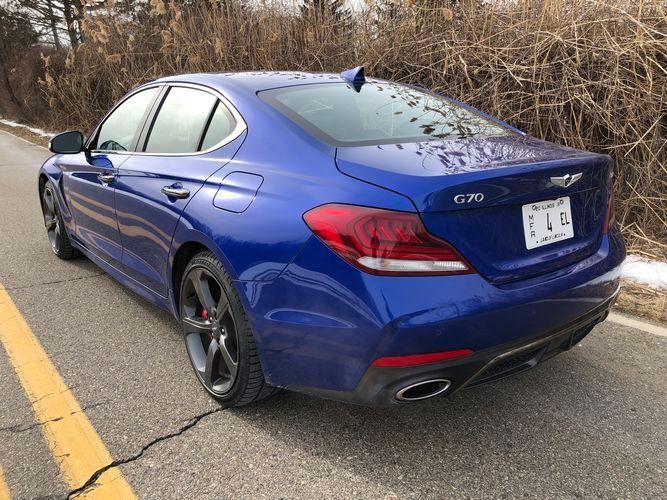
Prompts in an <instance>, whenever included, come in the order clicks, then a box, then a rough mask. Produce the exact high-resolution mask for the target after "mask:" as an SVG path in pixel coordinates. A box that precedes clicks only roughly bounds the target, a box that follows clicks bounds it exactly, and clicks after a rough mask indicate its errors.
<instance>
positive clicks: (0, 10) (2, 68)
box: [0, 4, 39, 113]
mask: <svg viewBox="0 0 667 500" xmlns="http://www.w3.org/2000/svg"><path fill="white" fill-rule="evenodd" d="M38 38H39V35H38V33H37V32H36V31H35V30H34V28H33V27H32V25H31V24H30V21H29V20H27V19H26V18H25V17H23V16H21V15H19V13H18V12H16V11H15V10H13V9H11V7H7V6H4V5H2V4H0V84H1V85H2V88H3V89H4V91H5V93H6V94H7V97H8V98H9V101H10V102H11V103H12V104H13V105H14V106H15V107H16V108H17V110H18V111H19V113H20V112H21V108H22V106H21V103H20V102H19V100H18V99H17V98H16V94H15V93H14V89H13V88H12V85H11V82H10V81H9V71H10V68H11V66H12V65H13V64H15V63H16V62H17V61H18V60H19V59H20V58H21V56H22V55H23V53H24V52H25V50H26V49H27V48H29V47H31V46H32V45H33V44H35V43H36V42H37V40H38Z"/></svg>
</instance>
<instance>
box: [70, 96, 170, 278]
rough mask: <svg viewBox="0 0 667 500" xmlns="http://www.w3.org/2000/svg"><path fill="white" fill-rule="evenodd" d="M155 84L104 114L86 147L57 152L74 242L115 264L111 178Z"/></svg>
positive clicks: (117, 247)
mask: <svg viewBox="0 0 667 500" xmlns="http://www.w3.org/2000/svg"><path fill="white" fill-rule="evenodd" d="M158 92H159V88H158V87H152V88H148V89H145V90H140V91H138V92H135V93H133V94H131V95H130V96H129V97H127V98H126V99H125V100H123V101H122V102H121V103H120V104H119V105H118V106H116V107H115V108H114V109H113V111H112V112H111V113H109V114H108V115H107V117H106V118H105V119H104V121H103V122H102V123H101V124H100V126H99V127H98V128H97V129H96V131H95V132H94V134H93V136H92V138H91V139H90V141H89V143H88V145H87V148H86V151H85V152H82V153H79V154H77V155H62V156H61V157H60V158H59V159H58V166H59V167H60V168H61V169H62V171H63V189H64V192H65V199H66V200H67V201H68V203H69V208H70V211H71V213H72V218H73V221H74V233H73V235H72V236H73V237H74V238H75V239H76V241H77V242H78V243H79V244H80V245H82V246H84V247H85V248H86V249H88V250H89V251H90V252H92V253H93V254H95V255H96V256H97V257H99V258H100V259H102V260H104V261H105V262H109V263H111V264H112V265H114V266H115V267H120V261H121V258H122V245H121V240H120V233H119V232H118V224H117V221H116V214H115V202H114V200H115V198H114V181H115V177H116V173H117V172H118V168H119V167H120V166H121V165H122V164H123V163H124V162H125V161H127V159H128V158H129V157H130V153H131V151H132V149H133V148H134V145H135V144H136V141H137V139H138V136H139V134H140V132H141V126H142V124H143V121H144V120H145V118H146V116H147V114H148V111H149V110H150V108H151V106H152V104H153V102H154V100H155V98H156V97H157V95H158Z"/></svg>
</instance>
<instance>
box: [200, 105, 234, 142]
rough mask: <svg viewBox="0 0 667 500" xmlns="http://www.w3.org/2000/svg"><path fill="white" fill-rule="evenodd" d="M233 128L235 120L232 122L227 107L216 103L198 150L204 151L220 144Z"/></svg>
mask: <svg viewBox="0 0 667 500" xmlns="http://www.w3.org/2000/svg"><path fill="white" fill-rule="evenodd" d="M235 127H236V120H234V117H233V116H232V114H231V113H230V112H229V110H228V109H227V107H226V106H225V105H224V104H223V103H222V102H220V101H218V103H217V105H216V107H215V111H214V112H213V116H212V117H211V121H210V123H209V124H208V128H207V129H206V132H205V135H204V139H203V140H202V143H201V146H200V147H199V150H200V151H206V150H207V149H211V148H212V147H213V146H215V145H216V144H218V143H220V142H222V140H223V139H224V138H225V137H227V136H228V135H229V134H231V133H232V131H233V130H234V128H235Z"/></svg>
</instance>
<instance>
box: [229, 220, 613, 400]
mask: <svg viewBox="0 0 667 500" xmlns="http://www.w3.org/2000/svg"><path fill="white" fill-rule="evenodd" d="M624 258H625V249H624V245H623V240H622V238H621V236H620V234H618V232H616V231H614V232H612V233H610V234H609V235H605V236H604V237H603V239H602V244H601V246H600V248H599V250H598V251H597V252H596V253H595V254H593V255H591V256H589V257H588V258H586V259H584V260H581V261H579V262H577V263H575V264H573V265H570V266H568V267H566V268H563V269H559V270H558V271H556V272H553V273H550V274H548V275H544V276H541V277H539V278H533V279H530V280H523V281H520V282H513V283H509V284H505V285H493V284H491V283H489V282H488V281H486V280H485V279H484V278H482V277H481V276H480V275H478V274H470V275H459V276H433V277H392V276H374V275H369V274H366V273H363V272H361V271H359V270H357V269H355V268H353V267H352V266H350V265H349V264H347V263H346V262H344V261H343V260H342V259H340V258H339V257H338V256H336V255H335V254H333V252H332V251H331V250H330V249H329V248H328V247H326V246H324V244H323V243H322V242H321V241H319V240H318V239H317V238H312V239H311V240H310V241H309V242H308V243H307V244H306V245H305V247H304V248H303V249H302V251H301V253H300V254H299V255H298V256H297V257H296V258H295V260H294V261H293V262H292V263H290V264H289V265H288V266H287V267H286V269H285V270H284V271H283V273H282V274H281V275H280V276H279V277H278V278H276V279H275V280H274V281H272V282H270V283H267V282H261V283H260V282H239V283H238V287H239V290H240V291H241V292H242V293H241V294H240V295H241V297H242V300H243V301H244V303H245V304H244V305H245V306H246V310H247V311H248V312H249V317H250V320H251V322H252V327H253V332H254V335H255V339H256V342H257V347H258V352H259V355H260V361H261V363H262V368H263V370H264V373H265V376H266V379H267V381H268V382H269V383H270V384H272V385H275V386H278V387H285V388H288V389H293V390H298V391H301V392H307V393H311V394H317V395H320V396H324V397H329V398H334V399H341V400H345V401H353V402H357V403H363V404H373V405H376V404H381V405H382V404H392V403H395V400H394V394H395V392H396V388H397V387H399V385H400V386H404V385H409V384H410V383H411V382H413V381H415V380H418V379H422V380H423V379H424V378H425V377H426V376H435V378H446V379H447V380H451V382H452V384H451V387H449V388H448V390H447V391H446V392H445V393H446V394H451V393H453V392H455V391H456V390H458V389H460V388H461V387H463V386H466V385H473V384H477V383H481V382H482V380H486V379H487V378H488V377H487V376H486V375H484V376H482V375H481V373H482V371H483V370H486V369H490V368H491V367H490V366H487V365H489V363H491V362H493V365H494V366H496V365H499V364H500V359H506V358H509V357H510V355H506V354H505V353H507V352H509V351H512V350H513V349H515V348H517V347H522V353H521V354H527V353H526V352H523V346H530V345H531V344H532V343H533V342H534V341H535V340H541V339H542V340H543V339H546V338H549V337H550V336H552V335H556V337H559V338H560V337H562V342H556V341H554V342H555V344H554V345H553V346H546V348H545V349H544V350H543V351H542V350H540V351H536V353H535V354H534V356H532V357H530V359H528V361H527V363H528V364H529V365H534V364H536V363H537V362H538V361H540V360H542V359H545V358H546V357H549V356H551V355H552V354H553V353H555V352H560V350H562V349H556V347H558V346H562V345H564V344H563V343H564V342H565V341H566V340H567V336H568V335H570V337H572V333H573V332H575V331H576V332H580V331H583V330H586V329H588V330H590V328H592V327H593V326H594V325H595V324H596V323H597V322H599V321H601V320H602V319H604V317H605V316H606V313H607V311H608V309H609V308H610V307H611V304H612V303H613V300H614V298H615V296H616V294H617V293H618V287H619V276H620V269H621V264H622V262H623V260H624ZM576 335H580V334H579V333H577V334H575V337H573V338H574V339H575V340H576V338H577V337H576ZM549 342H551V341H549ZM554 346H555V347H554ZM552 347H553V348H552ZM458 349H472V350H473V351H474V354H473V355H470V356H468V357H465V358H459V359H456V360H452V361H448V362H443V363H434V364H428V365H421V366H417V367H411V368H409V369H404V368H376V367H371V366H372V363H373V360H375V359H377V358H381V357H388V356H389V357H391V356H404V355H410V354H423V353H433V352H443V351H452V350H458ZM501 355H503V358H499V359H496V358H497V357H498V356H501ZM512 373H513V372H512ZM503 376H505V374H504V375H503ZM448 377H449V378H448ZM399 388H400V387H399Z"/></svg>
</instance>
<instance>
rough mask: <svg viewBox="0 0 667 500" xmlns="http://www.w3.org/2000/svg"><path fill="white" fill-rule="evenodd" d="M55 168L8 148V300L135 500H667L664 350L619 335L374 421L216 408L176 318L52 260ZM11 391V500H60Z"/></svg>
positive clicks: (94, 273)
mask: <svg viewBox="0 0 667 500" xmlns="http://www.w3.org/2000/svg"><path fill="white" fill-rule="evenodd" d="M48 154H49V153H48V152H47V151H46V150H44V149H42V148H39V147H36V146H31V145H29V144H28V143H26V142H23V141H21V140H19V139H16V138H14V137H12V136H10V135H9V134H7V133H5V132H0V283H1V284H2V285H3V286H4V287H5V288H6V289H7V291H8V293H9V294H10V295H11V298H12V299H13V301H14V303H15V304H16V305H17V307H18V308H19V309H20V311H21V312H22V314H23V316H24V317H25V319H26V320H27V322H28V324H29V326H30V327H31V329H32V331H33V333H34V335H35V336H36V337H37V338H38V339H39V340H40V342H41V344H42V346H43V347H44V349H45V351H46V352H47V354H48V356H49V358H50V359H51V361H52V362H53V364H54V365H55V367H56V369H57V370H58V372H59V373H60V375H61V376H62V377H63V379H64V380H65V382H66V384H67V385H68V386H69V387H70V388H71V390H72V392H73V394H74V395H75V396H76V399H77V400H78V401H79V403H80V405H81V407H82V408H83V409H84V411H85V413H86V415H87V416H88V418H89V419H90V421H91V423H92V424H93V426H94V428H95V430H96V431H97V433H98V434H99V436H100V437H101V439H102V441H103V442H104V444H105V445H106V447H107V448H108V450H109V452H110V453H111V455H112V456H113V458H114V459H115V460H116V461H118V462H119V463H121V465H119V467H120V469H121V470H122V472H123V474H124V476H125V478H126V480H127V482H128V483H129V484H130V485H131V486H132V488H134V490H135V492H136V493H137V495H138V496H139V497H144V498H211V497H215V498H228V497H229V498H349V497H353V496H357V497H361V498H434V497H438V498H443V497H518V496H526V497H540V498H549V497H635V498H636V497H654V498H660V497H661V498H665V497H667V477H666V473H667V422H666V415H667V411H666V410H667V383H666V375H667V338H665V337H661V336H658V335H653V334H650V333H646V332H643V331H640V330H637V329H633V328H629V327H627V326H621V325H618V324H614V323H609V322H607V323H605V324H603V325H600V326H598V327H596V328H595V330H594V331H593V332H592V333H591V334H590V335H589V336H588V338H586V339H585V340H584V341H583V343H582V344H580V345H579V346H577V347H576V348H574V349H573V350H572V351H570V352H568V353H565V354H563V355H561V356H559V357H557V358H555V359H553V360H551V361H549V362H547V363H545V364H543V365H540V366H538V367H537V368H535V369H534V370H532V371H530V372H527V373H523V374H521V375H519V376H516V377H514V378H512V379H509V380H505V381H501V382H497V383H494V384H491V385H486V386H482V387H478V388H475V389H469V390H467V391H462V392H460V393H458V394H457V395H455V396H453V397H452V398H450V399H441V400H433V401H431V402H427V403H424V404H421V405H417V406H410V407H404V408H399V409H393V410H374V409H368V408H362V407H354V406H350V405H346V404H340V403H335V402H330V401H323V400H318V399H313V398H310V397H306V396H303V395H299V394H294V393H289V392H284V391H283V392H281V393H279V394H277V395H276V396H274V397H273V398H270V399H268V400H265V401H263V402H261V403H259V404H255V405H252V406H249V407H245V408H242V409H233V410H222V409H220V407H219V406H218V405H216V404H215V403H214V402H213V401H212V400H210V399H209V398H208V397H207V396H206V395H205V393H204V391H203V390H201V389H200V388H199V386H198V384H197V383H196V381H195V378H194V376H193V374H192V373H191V368H190V366H189V363H188V360H187V356H186V353H185V349H184V346H183V343H182V340H181V338H180V336H179V332H178V327H177V324H176V322H175V321H174V320H173V319H172V318H171V317H170V316H169V315H168V314H167V313H165V312H163V311H160V310H158V309H156V308H155V307H153V306H151V305H149V304H148V303H146V302H145V301H143V300H142V299H140V298H139V297H137V296H136V295H134V294H133V293H132V292H129V291H128V290H126V289H124V288H123V287H121V286H120V285H119V284H117V283H116V282H115V281H114V280H113V279H112V278H110V277H109V276H107V275H106V274H103V273H102V272H101V271H100V270H99V269H98V268H97V267H95V266H94V265H93V264H91V263H90V262H89V261H88V260H86V259H79V260H75V261H70V262H63V261H60V260H58V259H57V258H55V256H54V255H52V253H51V250H50V248H49V245H48V243H47V239H46V234H45V230H44V227H43V223H42V220H41V214H40V208H39V203H38V197H37V188H36V172H37V169H38V167H39V165H40V164H41V162H42V161H43V159H45V158H46V157H47V156H48ZM0 382H1V384H0V388H1V391H2V392H1V394H2V404H1V405H0V466H1V467H2V469H3V470H4V477H5V481H6V483H7V485H8V487H9V491H10V493H11V495H12V497H13V498H36V497H53V498H61V497H65V496H66V495H67V493H68V491H69V490H70V488H69V486H68V485H67V484H66V483H65V482H64V481H63V478H62V476H61V472H60V469H59V465H58V459H57V458H54V457H53V456H52V454H51V451H50V449H49V447H48V446H47V444H46V442H45V439H44V437H43V435H42V432H41V428H40V427H41V426H40V424H38V423H37V422H36V421H35V415H34V413H33V410H32V406H31V404H30V401H29V399H28V398H27V397H26V395H25V393H24V391H23V389H22V387H21V385H20V383H19V380H18V378H17V377H16V375H15V372H14V369H13V368H12V365H11V364H10V362H9V359H8V356H7V355H6V353H5V352H4V351H3V350H2V349H0ZM0 496H1V494H0Z"/></svg>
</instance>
